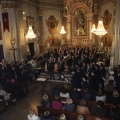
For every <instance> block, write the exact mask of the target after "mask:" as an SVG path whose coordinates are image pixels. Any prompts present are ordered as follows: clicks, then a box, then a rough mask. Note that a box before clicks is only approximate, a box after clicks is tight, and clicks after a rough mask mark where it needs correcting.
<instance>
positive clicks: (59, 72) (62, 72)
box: [58, 58, 65, 80]
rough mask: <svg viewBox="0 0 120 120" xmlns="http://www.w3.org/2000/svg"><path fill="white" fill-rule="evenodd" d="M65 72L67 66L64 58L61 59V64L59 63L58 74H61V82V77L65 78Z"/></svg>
mask: <svg viewBox="0 0 120 120" xmlns="http://www.w3.org/2000/svg"><path fill="white" fill-rule="evenodd" d="M64 70H65V66H64V61H63V59H62V58H60V60H59V63H58V74H59V80H61V78H62V77H61V76H63V77H64Z"/></svg>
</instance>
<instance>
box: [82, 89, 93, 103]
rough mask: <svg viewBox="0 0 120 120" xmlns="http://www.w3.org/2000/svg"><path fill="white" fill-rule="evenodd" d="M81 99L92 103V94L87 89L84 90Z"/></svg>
mask: <svg viewBox="0 0 120 120" xmlns="http://www.w3.org/2000/svg"><path fill="white" fill-rule="evenodd" d="M81 98H82V99H84V100H86V101H92V100H93V99H94V97H93V94H92V92H91V91H90V90H89V88H88V87H85V88H84V91H83V92H82V95H81Z"/></svg>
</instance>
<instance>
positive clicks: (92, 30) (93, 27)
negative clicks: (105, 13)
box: [90, 24, 97, 33]
mask: <svg viewBox="0 0 120 120" xmlns="http://www.w3.org/2000/svg"><path fill="white" fill-rule="evenodd" d="M96 30H97V29H96V27H95V24H93V26H92V29H91V31H90V32H92V33H94V32H95V31H96Z"/></svg>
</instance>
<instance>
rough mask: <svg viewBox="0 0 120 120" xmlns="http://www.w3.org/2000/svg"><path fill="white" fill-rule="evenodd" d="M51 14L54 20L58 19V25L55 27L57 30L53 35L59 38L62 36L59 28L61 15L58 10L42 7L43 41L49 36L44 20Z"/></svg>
mask: <svg viewBox="0 0 120 120" xmlns="http://www.w3.org/2000/svg"><path fill="white" fill-rule="evenodd" d="M51 15H53V16H54V17H55V18H56V20H58V27H57V31H56V33H55V37H58V38H59V39H60V38H61V37H62V36H61V35H60V33H59V32H60V30H61V26H62V15H61V13H60V10H54V9H53V10H52V9H51V10H50V9H44V10H43V16H42V17H43V35H42V36H43V42H44V43H45V41H46V40H47V38H48V37H50V36H51V35H50V33H49V31H48V28H47V25H46V20H48V18H49V17H50V16H51Z"/></svg>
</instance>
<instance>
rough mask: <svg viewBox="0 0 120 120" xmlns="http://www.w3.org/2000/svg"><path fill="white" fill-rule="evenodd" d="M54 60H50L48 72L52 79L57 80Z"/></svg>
mask: <svg viewBox="0 0 120 120" xmlns="http://www.w3.org/2000/svg"><path fill="white" fill-rule="evenodd" d="M54 64H55V62H54V59H51V58H49V60H48V63H47V70H48V73H49V75H50V79H55V76H54Z"/></svg>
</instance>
